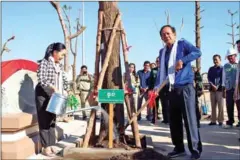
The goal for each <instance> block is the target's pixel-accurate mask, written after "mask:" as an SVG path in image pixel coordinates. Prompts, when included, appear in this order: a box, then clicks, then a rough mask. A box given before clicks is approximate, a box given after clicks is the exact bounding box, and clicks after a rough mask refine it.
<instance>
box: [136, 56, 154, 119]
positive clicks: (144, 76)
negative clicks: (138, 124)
mask: <svg viewBox="0 0 240 160" xmlns="http://www.w3.org/2000/svg"><path fill="white" fill-rule="evenodd" d="M143 67H144V68H143V69H142V70H139V71H138V72H137V75H138V77H139V80H140V86H139V89H140V94H139V97H138V110H139V109H140V108H141V106H142V101H143V99H145V101H147V99H148V90H149V77H150V72H151V71H150V62H149V61H145V62H144V64H143ZM150 117H151V109H150V108H149V107H148V109H147V117H146V119H147V120H150ZM141 118H142V117H141V113H140V114H139V115H138V121H140V120H141Z"/></svg>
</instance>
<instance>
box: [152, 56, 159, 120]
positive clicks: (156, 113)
mask: <svg viewBox="0 0 240 160" xmlns="http://www.w3.org/2000/svg"><path fill="white" fill-rule="evenodd" d="M152 64H153V63H152ZM156 64H157V66H156V67H155V68H152V69H151V73H150V77H149V90H153V89H154V85H155V82H156V78H157V73H158V68H159V67H160V65H159V58H158V57H157V58H156ZM159 100H160V96H157V97H156V99H155V103H156V108H155V107H153V117H152V122H151V123H152V124H155V120H156V119H160V117H159V113H158V110H159ZM156 116H157V117H156Z"/></svg>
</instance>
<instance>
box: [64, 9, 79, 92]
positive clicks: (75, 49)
mask: <svg viewBox="0 0 240 160" xmlns="http://www.w3.org/2000/svg"><path fill="white" fill-rule="evenodd" d="M71 9H72V7H71V6H67V5H64V6H63V7H62V10H63V13H64V15H65V18H66V20H65V21H66V22H67V28H68V32H69V35H70V36H71V35H72V25H71V14H70V13H71ZM79 21H80V9H79V17H78V18H76V27H73V28H74V29H75V30H76V32H77V33H78V32H79V31H80V30H81V27H82V26H81V24H80V22H79ZM78 36H79V35H77V36H76V38H75V44H74V45H75V46H74V47H73V39H70V41H69V43H70V51H71V53H72V54H73V65H72V72H73V73H72V80H73V83H72V84H73V91H74V93H75V90H76V82H75V80H76V65H77V64H76V63H77V52H78Z"/></svg>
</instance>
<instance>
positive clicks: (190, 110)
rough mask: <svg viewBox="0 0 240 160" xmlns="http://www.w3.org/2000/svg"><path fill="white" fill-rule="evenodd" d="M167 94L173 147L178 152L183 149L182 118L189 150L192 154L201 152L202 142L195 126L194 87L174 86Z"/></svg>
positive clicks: (191, 85) (187, 85) (190, 85)
mask: <svg viewBox="0 0 240 160" xmlns="http://www.w3.org/2000/svg"><path fill="white" fill-rule="evenodd" d="M169 94H170V95H169V96H170V107H169V120H170V131H171V138H172V143H173V145H174V146H175V149H176V150H177V151H179V152H182V151H185V149H184V143H183V122H182V118H183V120H184V124H185V128H186V132H187V140H188V147H189V151H190V152H191V153H192V154H201V152H202V143H201V140H200V134H199V130H198V126H197V118H196V106H195V103H196V101H195V89H194V87H193V84H186V85H184V86H181V87H175V88H174V89H172V91H171V92H170V93H169Z"/></svg>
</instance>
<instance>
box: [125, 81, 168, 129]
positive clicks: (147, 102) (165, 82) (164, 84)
mask: <svg viewBox="0 0 240 160" xmlns="http://www.w3.org/2000/svg"><path fill="white" fill-rule="evenodd" d="M167 83H168V79H166V80H165V81H163V83H162V84H161V86H160V87H159V88H158V89H157V92H160V91H161V90H162V89H163V87H164V86H166V84H167ZM149 101H150V100H147V101H146V102H145V103H144V104H143V105H142V107H141V108H140V109H139V110H138V111H137V113H136V114H134V115H133V116H132V118H131V119H130V120H129V121H128V123H127V124H126V125H125V127H124V130H126V129H127V127H128V126H129V125H130V124H131V123H132V122H133V120H134V119H135V118H136V117H137V116H138V115H139V114H140V113H141V112H142V110H143V109H144V108H145V107H147V105H148V104H149Z"/></svg>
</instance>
